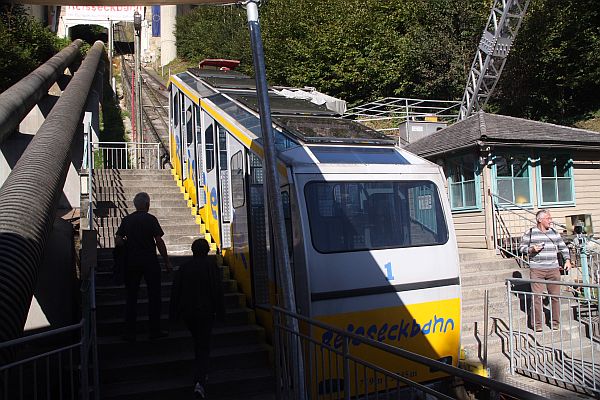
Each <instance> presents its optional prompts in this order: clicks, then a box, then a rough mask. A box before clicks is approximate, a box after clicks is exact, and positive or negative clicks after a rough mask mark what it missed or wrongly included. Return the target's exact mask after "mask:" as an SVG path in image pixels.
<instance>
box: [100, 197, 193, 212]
mask: <svg viewBox="0 0 600 400" xmlns="http://www.w3.org/2000/svg"><path fill="white" fill-rule="evenodd" d="M166 197H167V198H163V199H161V198H159V199H157V200H155V199H153V198H152V196H150V213H151V214H152V213H153V211H156V210H157V209H160V208H174V207H179V208H185V209H187V210H188V215H190V212H191V210H190V209H189V208H187V207H186V204H187V201H186V200H184V198H183V196H182V197H181V198H174V196H166ZM93 205H94V207H95V209H96V210H100V211H101V210H102V209H116V208H118V209H119V210H123V209H127V210H132V211H131V212H133V211H135V206H134V205H133V200H129V199H123V200H117V201H103V200H97V201H93ZM96 210H94V212H96ZM99 215H101V214H99Z"/></svg>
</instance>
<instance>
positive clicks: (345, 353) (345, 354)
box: [342, 336, 350, 400]
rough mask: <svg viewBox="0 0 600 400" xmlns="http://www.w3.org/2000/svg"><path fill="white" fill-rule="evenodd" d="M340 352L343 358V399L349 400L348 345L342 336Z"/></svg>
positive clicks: (345, 337)
mask: <svg viewBox="0 0 600 400" xmlns="http://www.w3.org/2000/svg"><path fill="white" fill-rule="evenodd" d="M342 351H343V357H344V358H343V363H344V399H346V400H350V359H349V356H350V346H349V345H348V337H347V336H344V343H343V347H342Z"/></svg>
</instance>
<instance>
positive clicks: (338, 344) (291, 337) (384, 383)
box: [271, 307, 543, 400]
mask: <svg viewBox="0 0 600 400" xmlns="http://www.w3.org/2000/svg"><path fill="white" fill-rule="evenodd" d="M271 311H272V313H273V327H274V344H275V370H276V373H277V377H276V382H277V398H278V399H294V400H300V399H301V400H305V399H329V400H333V399H348V400H349V399H351V398H352V399H361V400H368V399H381V400H389V399H413V398H414V399H416V398H428V399H431V398H437V399H453V398H455V395H454V393H452V389H450V388H449V387H446V388H444V386H443V385H437V386H436V385H431V384H428V385H424V384H421V383H419V382H416V381H415V380H413V379H411V378H414V375H412V374H410V373H407V372H408V371H399V369H401V368H402V366H403V365H407V363H408V364H410V365H411V366H415V368H416V369H420V370H421V371H423V370H424V371H429V372H430V373H432V372H433V373H438V374H437V376H438V377H440V379H442V380H443V379H444V378H445V377H448V376H450V377H454V378H460V379H462V380H463V381H464V382H468V383H470V384H472V385H476V387H477V388H479V389H483V388H487V389H488V390H490V391H494V392H496V393H498V394H507V395H509V396H512V397H514V398H518V399H542V398H543V397H541V396H538V395H536V394H533V393H530V392H527V391H525V390H522V389H519V388H516V387H513V386H510V385H508V384H505V383H502V382H499V381H494V380H491V379H488V378H484V377H482V376H480V375H476V374H473V373H471V372H468V371H465V370H463V369H460V368H456V367H453V366H452V365H449V364H448V363H445V362H441V361H436V360H433V359H430V358H427V357H424V356H422V355H419V354H415V353H412V352H409V351H407V350H404V349H401V348H398V347H394V346H390V345H388V344H385V343H382V342H378V341H376V340H373V339H370V338H368V337H365V336H361V335H356V334H354V333H350V332H346V331H344V330H342V329H338V328H336V327H334V326H331V325H328V324H324V323H322V322H320V321H316V320H314V319H311V318H307V317H304V316H301V315H298V314H295V313H291V312H288V311H286V310H283V309H281V308H278V307H273V308H272V309H271ZM293 320H296V321H297V322H298V325H299V326H300V327H301V328H300V332H298V331H295V330H294V329H292V328H291V326H292V325H293V324H292V323H291V322H292V321H293ZM323 331H325V332H330V333H331V334H332V335H333V336H332V337H335V339H334V340H331V341H330V343H324V342H323V341H322V340H321V337H320V336H319V335H317V334H315V333H316V332H323ZM457 353H458V349H457ZM365 354H367V355H368V360H367V359H366V358H365V357H364V356H362V357H361V355H365ZM457 355H458V354H457ZM381 358H384V359H386V360H387V361H389V363H390V365H394V368H395V370H394V371H392V370H389V369H386V368H383V367H382V366H381V365H378V362H377V361H375V360H377V359H381ZM446 381H448V379H446Z"/></svg>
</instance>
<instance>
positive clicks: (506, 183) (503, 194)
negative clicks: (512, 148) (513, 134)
mask: <svg viewBox="0 0 600 400" xmlns="http://www.w3.org/2000/svg"><path fill="white" fill-rule="evenodd" d="M531 171H532V160H531V157H529V156H527V155H523V154H498V155H496V156H495V157H494V165H493V168H492V181H493V189H494V193H495V194H496V195H498V196H499V197H500V198H499V199H498V201H499V202H500V204H506V205H511V204H516V205H518V206H521V207H533V196H532V193H533V180H532V179H531V176H532V175H531Z"/></svg>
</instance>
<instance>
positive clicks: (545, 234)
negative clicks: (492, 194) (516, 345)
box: [519, 210, 571, 332]
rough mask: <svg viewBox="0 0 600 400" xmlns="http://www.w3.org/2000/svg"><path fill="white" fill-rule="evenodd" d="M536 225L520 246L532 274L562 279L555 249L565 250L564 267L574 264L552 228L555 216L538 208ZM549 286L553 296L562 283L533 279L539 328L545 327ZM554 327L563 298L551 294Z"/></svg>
mask: <svg viewBox="0 0 600 400" xmlns="http://www.w3.org/2000/svg"><path fill="white" fill-rule="evenodd" d="M535 219H536V221H537V226H535V227H533V228H531V229H529V230H527V231H526V232H525V233H524V234H523V237H522V238H521V243H520V245H519V250H520V251H521V253H524V254H528V255H529V268H530V269H531V272H530V274H529V275H530V278H531V279H539V280H548V281H560V268H559V265H558V258H557V255H556V253H558V252H559V251H560V252H561V253H562V255H563V257H564V259H565V265H564V268H565V270H567V271H568V270H569V269H570V268H571V260H570V254H569V249H568V248H567V245H566V244H565V242H564V241H563V240H562V237H561V236H560V234H559V233H558V232H556V230H554V228H552V216H551V215H550V212H549V211H548V210H539V211H538V212H537V214H536V215H535ZM544 286H547V288H548V293H549V294H550V295H552V296H558V295H560V286H559V285H553V284H543V283H532V284H531V291H532V292H533V293H534V294H533V305H534V306H533V318H532V319H533V320H532V322H533V323H534V329H535V330H536V331H537V332H540V331H541V330H542V328H543V316H544V314H543V309H542V293H543V292H544ZM551 317H552V329H558V328H559V327H560V302H559V299H558V298H557V297H552V316H551Z"/></svg>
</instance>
